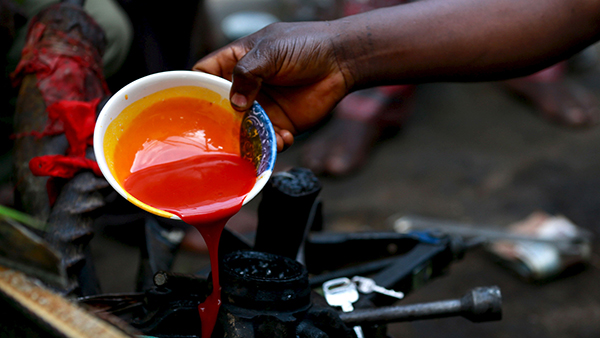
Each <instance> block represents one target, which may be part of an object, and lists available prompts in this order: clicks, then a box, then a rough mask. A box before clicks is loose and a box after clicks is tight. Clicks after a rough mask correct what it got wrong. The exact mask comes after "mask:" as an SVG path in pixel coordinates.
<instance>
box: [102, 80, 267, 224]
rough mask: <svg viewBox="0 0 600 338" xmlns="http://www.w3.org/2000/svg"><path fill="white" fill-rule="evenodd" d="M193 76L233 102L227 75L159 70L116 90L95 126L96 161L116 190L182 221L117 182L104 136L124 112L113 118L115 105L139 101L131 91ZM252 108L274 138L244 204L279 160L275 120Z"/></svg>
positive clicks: (255, 105)
mask: <svg viewBox="0 0 600 338" xmlns="http://www.w3.org/2000/svg"><path fill="white" fill-rule="evenodd" d="M190 78H191V79H192V80H196V79H197V80H199V82H198V83H199V84H202V85H201V86H200V87H203V88H208V89H211V90H213V91H215V92H216V93H217V94H219V95H221V97H222V98H223V99H225V98H226V99H227V100H228V101H229V92H230V90H231V82H230V81H228V80H226V79H224V78H221V77H218V76H215V75H212V74H208V73H204V72H200V71H192V70H174V71H164V72H158V73H154V74H150V75H146V76H144V77H141V78H139V79H136V80H134V81H132V82H131V83H129V84H127V85H125V86H124V87H123V88H121V89H120V90H118V91H117V92H116V93H114V94H113V95H112V96H111V97H110V98H109V99H108V100H107V102H106V103H105V105H104V106H103V107H102V109H101V111H100V113H99V114H98V117H97V119H96V125H95V127H94V136H93V142H94V155H95V157H96V162H97V163H98V166H99V167H100V171H101V172H102V174H103V175H104V178H105V179H106V180H107V181H108V183H109V184H110V185H111V186H112V187H113V189H115V190H116V191H117V192H118V193H119V194H120V195H121V196H122V197H123V198H125V199H126V200H128V201H129V202H131V203H133V204H135V205H136V206H138V207H140V208H141V209H143V210H145V211H148V212H150V213H152V214H155V215H158V216H161V217H166V218H170V219H174V220H181V219H180V218H179V216H177V215H175V214H172V213H170V212H167V211H164V210H160V209H157V208H154V207H152V206H150V205H148V204H146V203H144V202H142V201H140V200H138V199H136V198H135V197H133V196H132V195H130V194H129V193H127V192H126V191H125V189H124V188H123V187H122V186H121V185H120V184H119V183H118V182H117V180H116V179H115V177H114V176H113V174H112V173H111V171H110V169H109V168H108V164H107V161H106V157H105V155H104V135H105V133H106V129H107V127H108V126H109V125H110V123H111V122H112V121H113V119H114V117H116V116H118V115H119V114H120V112H119V113H118V114H116V115H111V116H113V117H111V116H109V112H111V110H115V109H118V108H115V106H119V105H123V104H124V103H123V101H122V100H126V101H128V103H127V104H126V106H128V105H130V104H132V103H133V102H135V101H136V100H137V99H135V100H131V101H129V99H128V98H127V97H128V96H131V92H134V91H135V93H136V94H137V93H138V92H139V91H142V92H143V91H144V89H145V88H146V87H148V85H150V84H155V83H157V82H161V81H165V80H177V79H190ZM186 85H187V84H186ZM178 86H181V85H174V86H166V87H164V88H161V89H160V90H163V89H168V88H172V87H178ZM214 89H218V90H214ZM155 92H156V91H148V92H147V93H146V95H141V96H140V98H143V97H145V96H147V95H151V94H153V93H155ZM138 99H139V98H138ZM122 110H123V109H121V111H122ZM250 110H252V111H253V113H254V114H255V115H257V116H259V118H260V120H261V121H262V122H263V125H264V128H266V129H267V135H269V141H270V145H268V146H267V149H268V151H270V152H271V159H270V161H269V162H268V166H267V168H266V169H265V171H263V172H262V173H261V174H260V175H258V176H257V178H256V182H255V184H254V186H253V188H252V189H251V190H250V192H249V193H248V194H247V195H246V197H245V198H244V201H243V203H242V205H245V204H247V203H248V202H249V201H251V200H252V199H253V198H254V197H256V195H258V194H259V193H260V191H261V190H262V188H263V187H264V186H265V185H266V183H267V181H268V180H269V178H270V176H271V174H272V173H273V169H274V165H275V159H276V157H277V141H276V139H275V131H274V128H273V124H272V123H271V120H270V119H269V117H268V115H267V114H266V112H265V110H264V109H263V108H262V107H261V106H260V104H258V102H256V101H255V102H254V103H253V105H252V108H250Z"/></svg>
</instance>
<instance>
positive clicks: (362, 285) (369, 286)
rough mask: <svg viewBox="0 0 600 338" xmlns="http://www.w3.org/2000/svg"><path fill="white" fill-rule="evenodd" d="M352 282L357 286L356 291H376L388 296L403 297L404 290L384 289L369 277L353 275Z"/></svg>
mask: <svg viewBox="0 0 600 338" xmlns="http://www.w3.org/2000/svg"><path fill="white" fill-rule="evenodd" d="M352 282H354V283H356V287H357V288H358V291H360V292H362V293H371V292H377V293H381V294H382V295H386V296H390V297H394V298H398V299H402V298H404V292H400V291H394V290H389V289H386V288H384V287H383V286H379V285H377V284H375V281H374V280H372V279H371V278H367V277H361V276H354V277H352Z"/></svg>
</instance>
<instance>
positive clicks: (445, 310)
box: [340, 286, 502, 326]
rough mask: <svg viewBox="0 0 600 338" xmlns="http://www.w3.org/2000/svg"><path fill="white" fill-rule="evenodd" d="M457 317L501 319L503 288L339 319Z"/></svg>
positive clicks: (347, 321) (354, 321) (361, 322)
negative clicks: (501, 291) (501, 290)
mask: <svg viewBox="0 0 600 338" xmlns="http://www.w3.org/2000/svg"><path fill="white" fill-rule="evenodd" d="M454 316H463V317H465V318H467V319H469V320H470V321H472V322H475V323H479V322H487V321H495V320H500V319H501V318H502V296H501V293H500V289H499V288H498V287H497V286H492V287H480V288H475V289H473V290H471V291H469V292H468V293H467V294H465V295H464V296H463V297H462V298H460V299H452V300H445V301H438V302H431V303H422V304H412V305H402V306H388V307H381V308H377V309H367V310H355V311H352V312H344V313H341V314H340V318H341V319H342V321H343V322H344V323H345V324H346V325H348V326H354V325H365V324H386V323H397V322H407V321H415V320H423V319H433V318H446V317H454Z"/></svg>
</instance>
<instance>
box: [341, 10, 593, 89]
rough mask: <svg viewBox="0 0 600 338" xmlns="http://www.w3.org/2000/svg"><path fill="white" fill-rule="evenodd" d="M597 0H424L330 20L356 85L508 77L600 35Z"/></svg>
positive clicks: (343, 65)
mask: <svg viewBox="0 0 600 338" xmlns="http://www.w3.org/2000/svg"><path fill="white" fill-rule="evenodd" d="M599 14H600V1H597V0H535V1H531V0H494V1H492V0H423V1H418V2H415V3H411V4H407V5H401V6H396V7H391V8H384V9H380V10H375V11H372V12H368V13H364V14H360V15H356V16H353V17H348V18H342V19H339V20H336V21H333V22H331V25H332V28H333V29H334V31H336V32H337V34H336V36H335V37H334V38H333V39H332V42H333V43H334V44H335V45H336V50H337V53H338V55H337V58H338V61H339V63H340V66H341V68H342V69H343V70H344V71H345V72H347V74H346V77H347V81H349V82H350V83H349V85H350V86H351V87H352V89H357V88H362V87H367V86H373V85H380V84H387V83H420V82H431V81H480V80H497V79H503V78H510V77H515V76H520V75H526V74H528V73H531V72H534V71H537V70H539V69H543V68H545V67H547V66H549V65H551V64H553V63H555V62H558V61H560V60H563V59H565V58H567V57H568V56H570V55H572V54H574V53H576V52H577V51H579V50H581V49H582V48H584V47H585V46H587V45H589V44H590V43H593V42H594V41H596V40H597V39H598V37H599V33H600V15H599Z"/></svg>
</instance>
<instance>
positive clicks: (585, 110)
mask: <svg viewBox="0 0 600 338" xmlns="http://www.w3.org/2000/svg"><path fill="white" fill-rule="evenodd" d="M566 71H567V65H566V62H561V63H558V64H556V65H554V66H552V67H549V68H546V69H544V70H542V71H540V72H538V73H535V74H533V75H530V76H526V77H522V78H517V79H512V80H507V81H503V82H501V85H502V86H503V87H504V88H506V89H507V90H508V91H510V92H512V93H514V94H516V95H518V96H520V97H522V98H524V99H526V100H527V101H529V102H530V103H531V104H532V105H533V106H534V107H535V109H536V110H537V111H538V113H539V114H540V115H541V117H542V118H545V119H547V120H549V121H552V122H554V123H557V124H559V125H563V126H568V127H589V126H593V125H595V124H597V123H598V121H599V120H600V107H599V105H598V100H597V99H596V97H595V96H594V94H593V93H592V92H591V91H589V90H588V89H586V88H585V87H584V86H582V85H580V84H578V83H576V82H573V81H569V80H568V79H567V78H566Z"/></svg>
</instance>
